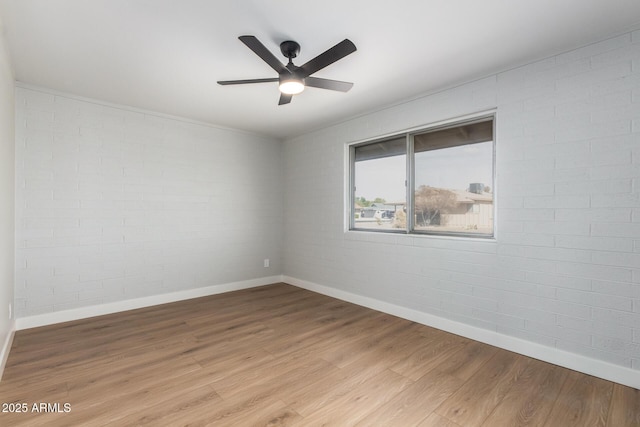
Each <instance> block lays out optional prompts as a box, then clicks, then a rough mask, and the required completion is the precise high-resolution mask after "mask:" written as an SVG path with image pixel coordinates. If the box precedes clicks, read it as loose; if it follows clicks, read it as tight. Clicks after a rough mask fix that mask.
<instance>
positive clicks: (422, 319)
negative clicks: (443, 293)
mask: <svg viewBox="0 0 640 427" xmlns="http://www.w3.org/2000/svg"><path fill="white" fill-rule="evenodd" d="M282 281H283V282H285V283H288V284H291V285H294V286H297V287H300V288H303V289H307V290H310V291H313V292H317V293H319V294H323V295H327V296H330V297H333V298H338V299H341V300H343V301H347V302H351V303H354V304H357V305H361V306H363V307H368V308H371V309H374V310H377V311H381V312H383V313H387V314H391V315H394V316H397V317H401V318H403V319H407V320H411V321H413V322H417V323H421V324H423V325H427V326H431V327H434V328H437V329H441V330H443V331H447V332H451V333H453V334H456V335H461V336H463V337H466V338H470V339H472V340H475V341H480V342H483V343H485V344H489V345H493V346H495V347H499V348H503V349H505V350H509V351H513V352H515V353H519V354H523V355H525V356H529V357H533V358H534V359H539V360H542V361H545V362H549V363H553V364H554V365H558V366H563V367H565V368H569V369H572V370H574V371H579V372H583V373H585V374H589V375H593V376H595V377H599V378H603V379H605V380H609V381H613V382H616V383H619V384H623V385H627V386H629V387H634V388H640V371H636V370H633V369H631V368H625V367H624V366H619V365H614V364H612V363H608V362H604V361H601V360H596V359H592V358H590V357H586V356H582V355H579V354H576V353H570V352H568V351H564V350H560V349H557V348H553V347H548V346H544V345H542V344H538V343H534V342H531V341H527V340H523V339H521V338H516V337H512V336H509V335H504V334H500V333H498V332H495V331H490V330H487V329H482V328H478V327H476V326H472V325H467V324H464V323H460V322H456V321H454V320H449V319H445V318H442V317H439V316H434V315H432V314H428V313H424V312H421V311H418V310H413V309H410V308H406V307H401V306H398V305H395V304H391V303H388V302H384V301H380V300H377V299H373V298H369V297H365V296H362V295H356V294H352V293H350V292H346V291H342V290H339V289H334V288H330V287H328V286H323V285H318V284H317V283H312V282H308V281H306V280H300V279H296V278H294V277H289V276H284V277H283V278H282Z"/></svg>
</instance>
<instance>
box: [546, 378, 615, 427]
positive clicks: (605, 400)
mask: <svg viewBox="0 0 640 427" xmlns="http://www.w3.org/2000/svg"><path fill="white" fill-rule="evenodd" d="M612 394H613V383H611V382H609V381H605V380H602V379H600V378H595V377H592V376H590V375H584V374H581V373H579V372H575V371H571V372H569V375H568V378H567V380H566V381H565V383H564V386H563V387H562V389H561V390H560V393H559V394H558V398H557V399H556V401H555V404H554V406H553V409H552V411H551V414H550V415H549V418H548V419H547V423H546V424H545V425H546V426H548V427H552V426H557V425H562V426H566V427H572V426H576V427H578V426H593V427H599V426H605V425H606V422H607V416H608V412H609V406H610V403H611V395H612Z"/></svg>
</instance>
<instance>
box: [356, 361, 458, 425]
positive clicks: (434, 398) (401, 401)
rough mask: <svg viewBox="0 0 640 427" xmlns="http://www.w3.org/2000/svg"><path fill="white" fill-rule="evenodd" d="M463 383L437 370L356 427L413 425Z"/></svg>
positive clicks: (409, 387)
mask: <svg viewBox="0 0 640 427" xmlns="http://www.w3.org/2000/svg"><path fill="white" fill-rule="evenodd" d="M463 383H464V381H463V380H461V379H459V378H457V377H455V376H452V375H450V374H446V373H443V372H442V371H439V370H437V369H435V370H432V371H430V372H429V373H427V374H425V375H424V376H422V377H421V378H420V379H418V380H417V381H416V382H415V383H413V384H411V385H409V386H408V387H407V388H406V389H404V390H402V391H400V392H399V393H398V394H397V395H396V396H395V397H394V398H392V399H391V400H389V401H388V402H387V403H385V404H384V405H382V406H381V407H380V408H378V409H377V410H375V411H373V412H372V413H371V414H369V415H368V416H367V417H366V418H364V419H363V420H362V421H360V423H358V425H359V426H373V425H383V426H413V425H417V424H419V423H420V422H421V421H422V420H423V419H425V418H426V417H427V416H428V415H429V414H430V413H431V412H432V411H433V410H434V409H435V408H437V407H438V406H439V405H440V404H441V403H442V402H444V401H445V400H446V399H447V398H448V397H449V396H451V395H452V394H453V393H454V392H455V391H457V390H458V389H459V388H460V387H461V386H462V384H463Z"/></svg>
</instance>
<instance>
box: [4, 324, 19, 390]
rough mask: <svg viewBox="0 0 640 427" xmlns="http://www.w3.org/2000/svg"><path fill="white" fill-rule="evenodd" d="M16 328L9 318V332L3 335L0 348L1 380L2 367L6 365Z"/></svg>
mask: <svg viewBox="0 0 640 427" xmlns="http://www.w3.org/2000/svg"><path fill="white" fill-rule="evenodd" d="M15 330H16V324H15V321H14V320H11V324H10V325H9V332H8V333H7V336H6V337H5V340H4V343H3V345H2V349H0V380H2V375H3V374H4V367H5V366H6V365H7V359H9V351H10V350H11V345H12V344H13V334H14V333H15Z"/></svg>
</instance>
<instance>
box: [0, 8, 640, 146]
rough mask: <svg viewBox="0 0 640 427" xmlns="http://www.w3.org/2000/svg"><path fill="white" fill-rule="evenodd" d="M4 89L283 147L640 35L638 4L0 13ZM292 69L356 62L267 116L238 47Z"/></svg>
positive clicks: (251, 57) (254, 70)
mask: <svg viewBox="0 0 640 427" xmlns="http://www.w3.org/2000/svg"><path fill="white" fill-rule="evenodd" d="M0 19H1V20H2V21H3V22H4V27H5V28H4V31H5V34H6V38H7V40H8V45H9V51H10V54H11V59H12V63H13V67H14V71H15V78H16V80H17V81H20V82H24V83H27V84H32V85H37V86H44V87H47V88H52V89H55V90H58V91H63V92H67V93H71V94H75V95H79V96H83V97H89V98H97V99H101V100H104V101H108V102H111V103H117V104H124V105H129V106H133V107H137V108H142V109H148V110H153V111H157V112H161V113H166V114H171V115H175V116H181V117H185V118H190V119H193V120H198V121H202V122H207V123H212V124H217V125H222V126H227V127H233V128H238V129H245V130H248V131H252V132H257V133H261V134H266V135H271V136H275V137H278V138H286V137H290V136H293V135H298V134H301V133H304V132H305V131H308V130H311V129H315V128H319V127H322V126H325V125H327V124H330V123H335V122H339V121H342V120H344V119H346V118H349V117H353V116H356V115H359V114H362V113H364V112H367V111H372V110H377V109H380V108H383V107H384V106H387V105H391V104H394V103H397V102H401V101H402V100H403V99H408V98H414V97H416V96H418V95H420V94H424V93H428V92H431V91H434V90H438V89H440V88H444V87H448V86H451V85H454V84H457V83H461V82H465V81H469V80H473V79H476V78H480V77H484V76H487V75H489V74H492V73H494V72H497V71H501V70H505V69H508V68H511V67H514V66H517V65H522V64H525V63H528V62H531V61H533V60H537V59H541V58H544V57H547V56H550V55H553V54H556V53H560V52H563V51H566V50H569V49H572V48H575V47H578V46H581V45H584V44H587V43H590V42H593V41H599V40H602V39H604V38H606V37H610V36H613V35H616V34H620V33H621V32H623V31H625V30H628V29H630V28H635V27H636V26H637V25H638V23H640V1H638V0H519V1H514V0H484V1H477V0H457V1H452V0H404V1H402V0H399V1H396V2H390V1H388V0H321V1H320V0H316V1H304V0H235V1H234V0H217V1H213V0H0ZM244 34H250V35H255V36H256V37H258V39H260V40H261V41H262V43H263V44H264V45H265V46H267V48H269V49H270V50H271V51H272V52H273V53H274V54H275V55H276V56H277V57H278V58H282V61H283V62H286V60H285V58H284V57H281V54H280V52H279V47H278V46H279V43H280V42H281V41H283V40H287V39H291V40H295V41H297V42H298V43H300V45H301V46H302V49H301V53H300V55H299V57H298V58H297V59H296V60H295V63H296V64H298V65H301V64H303V63H305V62H307V61H308V60H309V59H311V58H313V57H315V56H316V55H318V54H320V53H322V52H323V51H324V50H326V49H328V48H329V47H331V46H333V45H334V44H336V43H338V42H340V41H341V40H343V39H345V38H349V39H350V40H352V41H353V42H354V43H355V45H356V46H357V48H358V50H357V52H355V53H353V54H351V55H349V56H347V57H346V58H344V59H342V60H340V61H339V62H336V63H334V64H332V65H330V66H329V67H327V68H325V69H323V70H321V71H319V72H318V73H317V74H315V76H317V77H325V78H330V79H337V80H345V81H351V82H354V83H355V84H354V87H353V89H351V91H350V92H348V93H340V92H333V91H327V90H322V89H315V88H307V90H305V91H304V92H303V93H302V94H301V95H298V96H295V97H294V98H293V101H292V102H291V104H288V105H284V106H278V105H277V103H278V97H279V92H278V88H277V84H276V83H264V84H255V85H242V86H220V85H218V84H216V81H217V80H234V79H244V78H262V77H277V75H276V73H275V71H273V70H272V69H271V68H270V67H269V66H268V65H266V64H265V63H264V62H263V61H262V60H261V59H260V58H258V57H257V56H256V55H255V54H254V53H253V52H252V51H251V50H249V49H248V48H247V47H246V46H245V45H244V44H242V43H241V42H240V41H239V40H238V39H237V37H238V36H240V35H244Z"/></svg>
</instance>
